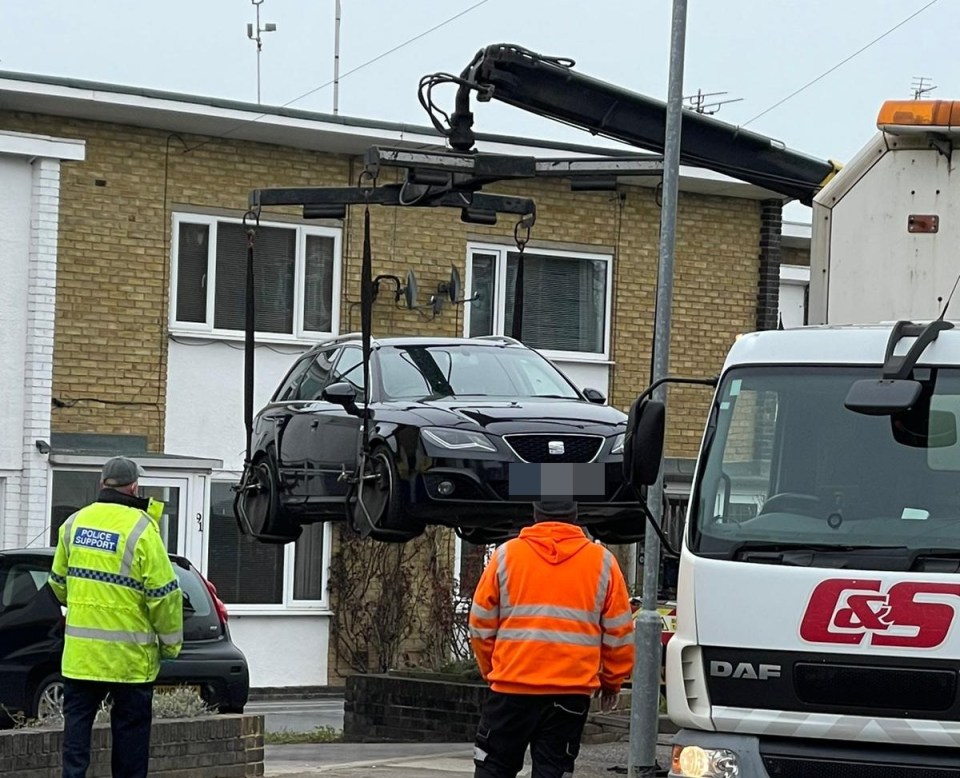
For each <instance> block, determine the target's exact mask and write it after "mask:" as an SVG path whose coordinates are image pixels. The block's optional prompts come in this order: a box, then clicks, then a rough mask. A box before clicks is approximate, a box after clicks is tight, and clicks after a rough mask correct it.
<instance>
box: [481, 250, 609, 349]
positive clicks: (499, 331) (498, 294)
mask: <svg viewBox="0 0 960 778" xmlns="http://www.w3.org/2000/svg"><path fill="white" fill-rule="evenodd" d="M528 249H529V251H530V253H531V254H536V255H538V256H546V257H558V258H562V259H589V260H600V261H602V262H605V263H606V278H605V286H606V288H605V300H604V311H603V350H602V351H600V352H596V351H563V350H557V349H541V348H538V349H537V351H539V352H540V353H541V354H543V355H544V356H545V357H547V358H549V359H551V360H556V361H558V362H609V361H610V324H611V319H612V314H613V311H612V308H611V306H612V301H613V289H612V280H613V255H612V254H598V253H596V252H592V251H561V250H558V249H542V248H530V247H528ZM516 250H517V249H516V247H515V246H508V245H504V244H502V243H479V242H470V243H467V256H466V268H467V272H466V277H467V280H466V284H465V287H466V292H465V297H466V299H468V300H469V299H470V298H471V297H473V255H474V254H494V255H495V256H496V258H497V259H496V283H495V291H494V301H493V333H492V334H493V335H509V333H506V332H504V322H505V321H506V312H505V310H504V304H505V302H506V299H507V255H508V254H509V253H511V252H514V253H515V252H516ZM463 307H464V313H463V334H464V335H465V336H467V335H469V334H470V303H466V304H465V305H464V306H463Z"/></svg>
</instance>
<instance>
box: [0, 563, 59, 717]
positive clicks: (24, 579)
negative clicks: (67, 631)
mask: <svg viewBox="0 0 960 778" xmlns="http://www.w3.org/2000/svg"><path fill="white" fill-rule="evenodd" d="M51 562H52V557H51V556H49V555H46V556H44V555H40V554H37V555H33V554H22V555H21V554H16V555H0V703H2V704H3V705H5V706H6V707H7V708H9V709H11V710H29V708H30V704H31V700H29V699H27V697H29V696H30V695H31V694H32V690H31V689H30V687H29V685H28V684H27V679H28V677H29V676H30V675H31V674H32V673H33V671H34V670H39V672H40V673H41V674H46V673H47V672H57V671H58V670H59V669H60V655H61V653H62V650H63V611H62V610H61V608H60V603H59V601H58V600H57V598H56V597H55V596H54V594H53V591H52V590H51V589H50V587H49V586H47V585H46V581H47V575H48V573H49V570H50V564H51Z"/></svg>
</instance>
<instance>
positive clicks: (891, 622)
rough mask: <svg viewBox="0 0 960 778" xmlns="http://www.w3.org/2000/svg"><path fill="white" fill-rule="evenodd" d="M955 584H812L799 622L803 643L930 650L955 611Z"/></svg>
mask: <svg viewBox="0 0 960 778" xmlns="http://www.w3.org/2000/svg"><path fill="white" fill-rule="evenodd" d="M958 598H960V583H957V584H949V583H931V582H924V581H898V582H897V583H895V584H893V585H892V586H891V587H890V588H889V589H887V590H886V591H883V582H882V581H870V580H862V579H857V578H833V579H830V580H827V581H821V582H820V583H819V584H817V586H816V588H815V589H814V590H813V593H812V594H811V595H810V601H809V602H808V603H807V609H806V611H805V612H804V614H803V620H802V621H801V622H800V637H801V638H803V640H806V641H807V642H808V643H842V644H847V645H869V646H898V647H902V648H936V647H937V646H939V645H940V644H941V643H943V641H944V640H946V638H947V634H948V633H949V632H950V627H951V625H952V624H953V620H954V617H955V616H956V608H957V606H958V605H960V599H958Z"/></svg>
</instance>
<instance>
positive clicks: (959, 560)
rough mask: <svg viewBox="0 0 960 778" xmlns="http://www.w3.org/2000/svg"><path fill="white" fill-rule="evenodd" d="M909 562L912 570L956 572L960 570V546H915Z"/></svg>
mask: <svg viewBox="0 0 960 778" xmlns="http://www.w3.org/2000/svg"><path fill="white" fill-rule="evenodd" d="M909 562H910V563H909V569H910V570H918V569H922V570H925V571H926V572H931V573H933V572H943V573H956V572H958V571H960V548H915V549H913V550H912V551H911V552H910V557H909Z"/></svg>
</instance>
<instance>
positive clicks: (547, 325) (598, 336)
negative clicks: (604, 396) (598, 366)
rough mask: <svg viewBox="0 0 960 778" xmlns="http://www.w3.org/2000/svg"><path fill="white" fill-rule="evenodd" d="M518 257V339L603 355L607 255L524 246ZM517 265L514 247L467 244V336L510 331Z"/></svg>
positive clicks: (555, 350)
mask: <svg viewBox="0 0 960 778" xmlns="http://www.w3.org/2000/svg"><path fill="white" fill-rule="evenodd" d="M523 262H524V264H523V342H524V343H525V344H526V345H527V346H530V347H532V348H535V349H538V350H541V351H546V352H547V353H548V354H549V355H551V356H565V355H568V356H571V357H580V358H585V359H603V358H607V357H608V356H609V346H608V343H609V337H608V333H609V328H610V324H609V322H610V266H611V258H610V256H609V255H604V254H591V253H584V252H568V251H541V250H536V251H531V250H527V251H526V252H525V253H524V261H523ZM518 264H519V254H518V253H517V252H516V250H514V249H509V248H507V247H505V246H494V245H490V246H485V245H480V244H471V246H470V247H469V251H468V271H467V276H468V294H469V295H471V296H473V297H474V299H473V301H472V302H470V303H468V304H467V306H466V316H467V323H466V334H467V335H468V336H470V337H477V336H480V335H510V333H511V331H512V328H513V314H514V297H515V289H516V281H517V267H518Z"/></svg>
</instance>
